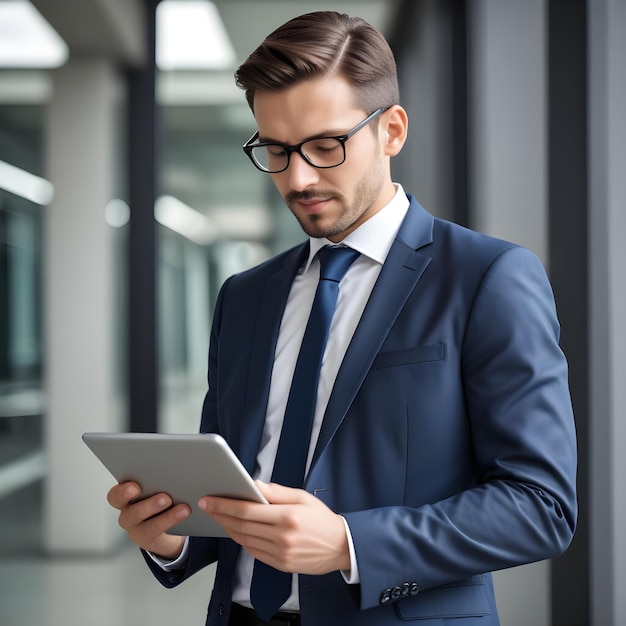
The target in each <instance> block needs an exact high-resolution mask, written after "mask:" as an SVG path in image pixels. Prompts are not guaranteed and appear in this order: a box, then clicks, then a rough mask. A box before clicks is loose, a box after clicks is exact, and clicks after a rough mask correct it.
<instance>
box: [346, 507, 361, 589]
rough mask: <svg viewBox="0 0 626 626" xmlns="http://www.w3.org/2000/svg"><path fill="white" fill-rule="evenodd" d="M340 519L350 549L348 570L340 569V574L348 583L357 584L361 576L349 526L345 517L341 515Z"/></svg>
mask: <svg viewBox="0 0 626 626" xmlns="http://www.w3.org/2000/svg"><path fill="white" fill-rule="evenodd" d="M341 519H342V520H343V525H344V526H345V528H346V537H347V538H348V550H349V551H350V570H349V571H345V570H341V575H342V576H343V579H344V580H345V582H346V583H347V584H348V585H358V584H359V583H360V582H361V577H360V576H359V566H358V565H357V562H356V552H355V551H354V542H353V541H352V533H351V532H350V527H349V526H348V522H347V521H346V518H345V517H343V516H341Z"/></svg>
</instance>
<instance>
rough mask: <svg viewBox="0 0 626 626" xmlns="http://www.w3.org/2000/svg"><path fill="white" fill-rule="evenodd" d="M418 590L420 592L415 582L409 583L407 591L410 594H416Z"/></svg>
mask: <svg viewBox="0 0 626 626" xmlns="http://www.w3.org/2000/svg"><path fill="white" fill-rule="evenodd" d="M419 592H420V588H419V587H418V586H417V583H411V588H410V590H409V593H410V594H411V595H412V596H416V595H417V594H418V593H419Z"/></svg>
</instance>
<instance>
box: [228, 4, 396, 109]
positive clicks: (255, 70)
mask: <svg viewBox="0 0 626 626" xmlns="http://www.w3.org/2000/svg"><path fill="white" fill-rule="evenodd" d="M325 75H340V76H342V77H343V78H345V79H346V80H347V81H348V82H349V83H350V84H351V85H352V86H353V87H354V88H355V97H356V104H357V105H358V106H360V107H361V108H362V109H363V110H364V111H366V112H367V113H372V112H373V111H375V110H376V109H378V108H379V107H389V106H391V105H392V104H397V103H398V101H399V90H398V77H397V70H396V62H395V59H394V57H393V53H392V51H391V48H390V47H389V44H388V43H387V41H386V40H385V38H384V37H383V36H382V34H381V33H380V32H378V31H377V30H376V29H375V28H374V27H373V26H371V25H370V24H368V23H367V22H366V21H365V20H363V19H361V18H359V17H350V16H348V15H346V14H345V13H337V12H335V11H316V12H314V13H307V14H306V15H301V16H300V17H296V18H293V19H292V20H289V21H288V22H286V23H285V24H283V25H282V26H280V27H279V28H278V29H276V30H275V31H274V32H273V33H271V34H270V35H268V36H267V38H266V39H265V41H264V42H263V43H262V44H261V45H260V46H259V47H258V48H257V49H256V50H255V51H254V52H253V53H252V54H251V55H250V56H249V57H248V59H247V60H246V61H245V62H244V63H243V64H242V65H241V66H240V67H239V69H238V70H237V72H236V73H235V80H236V83H237V86H238V87H240V88H242V89H244V90H245V94H246V100H247V101H248V104H249V105H250V108H251V109H252V110H253V111H254V94H255V91H256V90H257V89H261V90H268V91H279V90H281V89H285V88H287V87H290V86H292V85H294V84H296V83H298V82H300V81H303V80H306V79H309V78H313V77H318V76H325Z"/></svg>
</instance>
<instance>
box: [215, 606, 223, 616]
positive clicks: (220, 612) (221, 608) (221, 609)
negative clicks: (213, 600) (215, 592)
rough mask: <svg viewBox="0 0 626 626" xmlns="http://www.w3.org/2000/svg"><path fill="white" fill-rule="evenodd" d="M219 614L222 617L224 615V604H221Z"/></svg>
mask: <svg viewBox="0 0 626 626" xmlns="http://www.w3.org/2000/svg"><path fill="white" fill-rule="evenodd" d="M217 612H218V613H219V614H220V615H224V605H223V604H220V607H219V609H218V610H217Z"/></svg>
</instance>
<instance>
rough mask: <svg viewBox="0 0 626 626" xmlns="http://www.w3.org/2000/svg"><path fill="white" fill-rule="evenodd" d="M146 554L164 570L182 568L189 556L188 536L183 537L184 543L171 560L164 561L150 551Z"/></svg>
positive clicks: (169, 570)
mask: <svg viewBox="0 0 626 626" xmlns="http://www.w3.org/2000/svg"><path fill="white" fill-rule="evenodd" d="M146 554H147V555H148V556H149V557H150V558H151V559H152V560H153V561H154V562H155V563H156V564H157V565H158V566H159V567H160V568H161V569H162V570H164V571H166V572H173V571H175V570H179V569H183V567H184V566H185V564H186V563H187V559H188V558H189V537H185V543H184V544H183V549H182V550H181V553H180V554H179V555H178V557H176V558H175V559H174V560H173V561H166V560H165V559H162V558H160V557H158V556H156V555H155V554H152V552H146Z"/></svg>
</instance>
